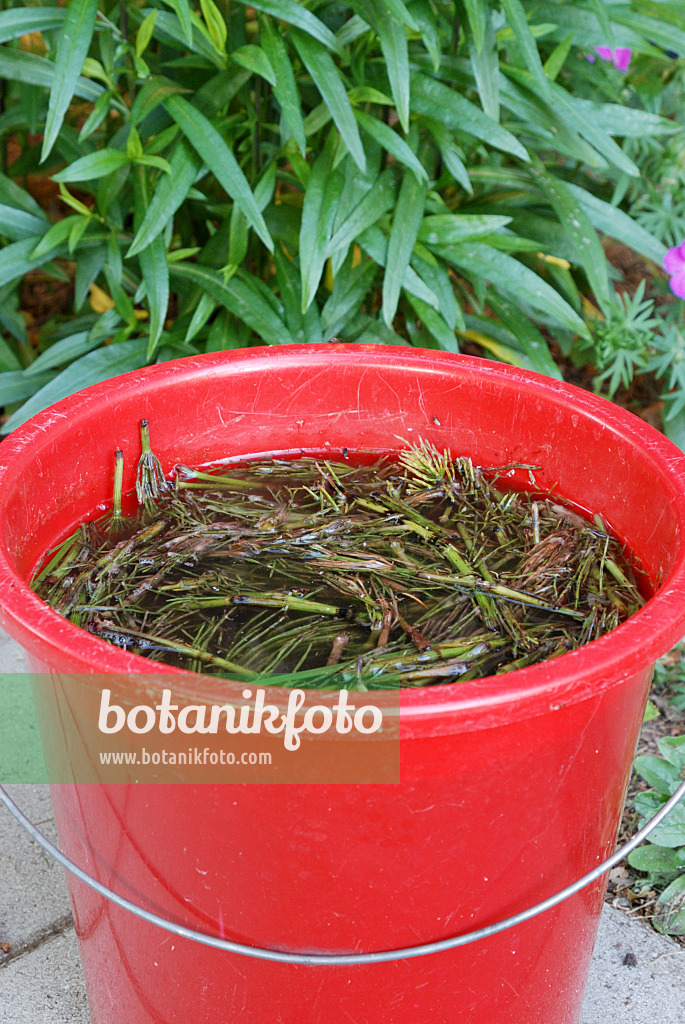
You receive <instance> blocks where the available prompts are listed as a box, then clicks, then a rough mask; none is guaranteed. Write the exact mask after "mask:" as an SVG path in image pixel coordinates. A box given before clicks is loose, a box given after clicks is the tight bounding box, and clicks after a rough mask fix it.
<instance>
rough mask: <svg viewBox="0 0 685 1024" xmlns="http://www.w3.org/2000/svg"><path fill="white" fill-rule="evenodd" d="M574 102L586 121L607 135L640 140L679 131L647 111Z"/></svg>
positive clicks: (671, 122) (612, 104) (588, 102)
mask: <svg viewBox="0 0 685 1024" xmlns="http://www.w3.org/2000/svg"><path fill="white" fill-rule="evenodd" d="M574 102H575V104H576V107H577V108H578V110H579V111H580V112H581V113H583V114H584V115H585V117H586V118H587V119H588V120H591V121H593V122H594V123H595V124H596V125H597V127H598V128H601V129H602V131H605V132H607V134H608V135H618V136H620V137H621V138H631V139H641V138H644V137H645V136H646V135H668V134H670V133H672V132H678V131H680V130H681V129H680V126H679V125H678V124H677V122H673V121H671V120H669V119H668V118H666V117H659V115H658V114H652V113H650V112H649V111H648V110H635V109H634V108H633V107H622V106H620V104H618V103H593V102H592V101H591V100H582V99H580V98H579V97H574Z"/></svg>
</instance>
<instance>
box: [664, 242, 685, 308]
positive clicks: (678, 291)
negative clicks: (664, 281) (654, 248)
mask: <svg viewBox="0 0 685 1024" xmlns="http://www.w3.org/2000/svg"><path fill="white" fill-rule="evenodd" d="M664 270H665V271H666V273H667V274H670V276H671V280H670V281H669V282H668V283H669V286H670V289H671V291H672V292H673V294H674V295H677V296H678V298H679V299H685V242H682V243H681V244H680V245H676V246H674V247H673V249H669V250H668V252H667V253H666V255H665V256H664Z"/></svg>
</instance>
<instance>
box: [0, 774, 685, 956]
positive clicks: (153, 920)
mask: <svg viewBox="0 0 685 1024" xmlns="http://www.w3.org/2000/svg"><path fill="white" fill-rule="evenodd" d="M683 797H685V782H683V783H681V785H680V786H678V788H677V790H676V791H675V793H674V794H673V796H672V797H670V798H669V799H668V800H667V801H666V803H665V804H664V805H663V807H661V808H660V809H659V810H658V811H657V813H656V814H655V815H654V817H653V818H650V820H649V821H648V822H647V824H646V825H644V826H643V827H642V828H641V829H640V831H639V832H636V834H635V835H634V836H633V838H632V839H630V840H629V841H628V842H627V843H624V845H623V846H621V847H619V849H618V850H616V852H615V853H613V854H612V855H611V857H608V858H607V859H606V860H604V861H602V863H601V864H598V865H597V867H595V868H593V869H592V871H588V873H587V874H586V875H583V877H582V878H579V879H578V881H577V882H573V883H572V884H571V885H567V886H566V888H565V889H562V890H561V891H560V892H558V893H556V894H555V895H554V896H550V897H549V898H548V899H546V900H543V901H542V902H541V903H536V904H535V906H533V907H529V908H528V910H522V911H521V913H519V914H514V915H513V916H512V917H507V918H505V919H504V920H503V921H499V922H498V923H497V924H491V925H488V926H487V927H485V928H477V929H475V930H474V931H470V932H464V934H462V935H455V936H454V937H453V938H450V939H440V940H439V941H437V942H425V943H422V944H421V945H419V946H406V947H405V948H404V949H389V950H382V951H381V952H378V953H287V952H285V951H282V950H279V949H262V948H260V947H259V946H246V945H244V944H243V943H241V942H231V940H230V939H220V938H216V937H215V936H213V935H205V933H204V932H198V931H194V930H193V929H192V928H186V927H185V926H184V925H181V924H176V923H175V922H173V921H168V920H167V919H166V918H165V917H160V916H159V915H158V914H153V913H151V912H150V911H149V910H144V909H143V908H142V907H139V906H138V905H137V903H132V902H131V901H130V900H127V899H124V897H123V896H119V895H118V893H115V892H113V891H112V890H111V889H108V888H107V886H105V885H102V883H101V882H98V881H97V879H95V878H93V877H92V876H91V875H89V874H87V873H86V872H85V871H83V870H82V869H81V868H80V867H79V866H78V865H77V864H74V862H73V861H72V860H69V858H68V857H66V856H65V855H64V854H63V853H62V851H61V850H59V849H58V848H57V847H56V846H54V844H53V843H51V842H50V840H49V839H46V837H45V836H44V835H43V833H42V832H39V830H38V829H37V828H36V827H35V825H33V823H32V822H30V821H29V819H28V818H27V817H26V815H25V814H23V813H22V811H21V810H20V809H19V807H17V805H16V804H15V802H14V801H13V800H12V798H11V797H10V796H9V794H8V793H7V791H6V790H5V789H4V787H2V786H0V801H1V802H2V803H3V804H4V805H5V807H6V808H7V810H8V811H9V812H10V814H11V815H12V817H14V818H15V819H16V820H17V821H18V822H19V824H20V825H21V827H22V828H23V829H24V830H25V831H26V832H28V834H29V835H30V836H31V838H32V839H34V840H35V841H36V842H37V843H38V844H39V845H40V846H42V848H43V849H44V850H45V852H46V853H48V854H49V855H50V856H51V857H52V858H53V859H54V860H56V861H57V863H58V864H61V865H62V867H63V868H65V869H66V870H67V871H69V872H70V873H71V874H72V875H74V877H75V878H78V879H79V880H80V881H81V882H83V883H84V884H85V885H87V886H89V887H90V888H91V889H94V890H95V892H97V893H99V894H100V896H104V897H105V899H108V900H110V901H111V902H112V903H114V904H116V906H117V907H121V908H122V910H128V911H129V912H130V913H131V914H134V915H135V916H136V917H139V918H141V919H142V920H143V921H147V922H148V923H149V924H154V925H157V927H158V928H162V929H163V930H164V931H167V932H171V933H172V934H173V935H178V936H180V937H181V938H183V939H190V940H191V941H193V942H199V943H201V944H202V945H204V946H212V947H213V948H214V949H222V950H225V951H226V952H228V953H238V954H240V955H241V956H250V957H254V958H255V959H257V960H275V961H278V962H280V963H286V964H313V965H322V966H323V965H328V966H336V965H338V966H340V965H349V964H378V963H383V962H385V961H388V960H409V959H410V958H412V957H417V956H426V955H427V954H429V953H440V952H443V951H444V950H446V949H456V948H457V947H458V946H466V945H468V944H469V943H471V942H477V941H478V939H485V938H488V937H489V936H490V935H497V934H498V932H503V931H506V929H508V928H513V927H514V926H515V925H517V924H522V923H523V922H524V921H529V920H530V919H531V918H533V917H537V916H538V914H542V913H544V911H546V910H550V909H551V908H552V907H555V906H556V905H557V904H558V903H562V902H563V901H564V900H566V899H568V898H569V896H573V895H574V894H575V893H577V892H579V891H580V890H581V889H584V888H585V886H586V885H590V883H591V882H594V881H596V879H598V878H599V877H600V876H601V875H603V874H604V873H605V872H606V871H609V870H610V869H611V868H613V867H615V866H616V864H619V863H620V862H621V861H622V860H623V858H624V857H626V856H627V855H628V854H629V853H630V852H631V850H634V849H635V847H636V846H639V844H640V843H641V842H642V840H643V839H646V837H647V836H648V835H649V834H650V832H653V831H654V829H655V828H656V827H657V825H660V824H661V822H662V821H663V820H664V818H665V817H666V816H667V815H668V814H670V812H671V811H672V810H673V808H674V807H675V806H676V804H677V803H679V802H680V800H681V799H682V798H683Z"/></svg>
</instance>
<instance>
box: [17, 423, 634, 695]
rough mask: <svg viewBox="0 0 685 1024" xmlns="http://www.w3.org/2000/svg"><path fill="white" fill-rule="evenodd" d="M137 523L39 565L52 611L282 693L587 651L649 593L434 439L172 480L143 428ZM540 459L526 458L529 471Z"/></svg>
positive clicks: (450, 674)
mask: <svg viewBox="0 0 685 1024" xmlns="http://www.w3.org/2000/svg"><path fill="white" fill-rule="evenodd" d="M140 440H141V456H140V460H139V462H138V466H137V469H136V494H137V496H138V500H139V503H140V504H141V505H143V506H144V509H143V510H142V512H138V513H137V515H136V516H133V517H131V518H126V517H124V515H123V514H122V505H123V495H122V486H123V455H122V454H121V451H119V450H117V452H116V453H115V464H114V488H113V502H112V511H111V514H110V515H109V517H105V518H104V519H102V520H98V521H95V522H92V523H89V524H85V525H83V526H81V527H80V528H79V529H78V530H77V531H76V532H75V533H74V534H73V535H72V536H71V537H69V538H67V539H66V540H65V541H63V542H62V543H61V544H60V546H59V547H58V548H57V549H55V550H54V551H52V552H50V556H49V559H48V560H47V561H46V564H45V566H44V567H43V568H42V570H41V571H40V573H39V575H38V576H37V577H36V580H35V586H36V589H37V590H38V592H39V593H40V594H41V596H43V597H44V598H45V599H46V600H47V601H48V602H49V603H50V604H51V605H52V606H53V607H54V608H56V609H57V610H58V611H60V612H61V613H62V614H64V615H67V616H68V617H70V618H71V619H72V620H73V621H75V622H77V624H79V625H82V626H83V627H85V628H86V629H88V630H89V631H90V632H91V633H93V634H94V635H95V636H97V637H100V638H101V639H103V640H108V641H109V642H111V643H115V644H118V645H119V646H122V647H124V648H125V649H127V650H132V651H134V652H135V653H138V654H142V655H145V656H147V657H149V658H153V659H155V660H157V661H160V660H161V661H165V662H170V663H171V664H173V665H177V666H178V667H181V668H186V669H190V670H192V671H203V672H207V673H212V674H214V675H220V676H228V677H234V678H236V679H243V680H254V679H260V680H261V679H263V680H264V681H265V682H266V683H268V684H269V685H274V686H276V685H285V686H290V685H293V684H296V685H298V686H309V687H321V688H329V687H332V688H337V687H345V688H348V689H354V690H359V691H365V690H369V689H377V688H386V689H387V688H393V687H402V686H425V685H431V684H441V683H453V682H462V681H465V680H469V679H474V678H477V677H480V676H487V675H490V674H492V673H497V672H508V671H513V670H514V669H516V668H522V667H525V666H527V665H532V664H535V663H536V662H538V661H540V660H542V659H544V658H546V657H556V656H557V655H558V654H561V653H563V652H564V651H566V650H572V649H573V648H574V647H577V646H579V645H580V644H582V643H587V642H589V641H591V640H593V639H595V638H596V637H597V636H600V635H601V634H602V633H604V632H606V631H607V630H608V629H611V628H613V627H614V626H616V625H617V624H618V623H619V622H621V621H623V620H624V619H625V618H626V617H627V616H628V615H629V614H632V612H633V611H635V610H636V609H637V608H638V607H639V606H640V603H641V600H642V599H641V597H640V594H639V590H638V588H637V585H636V583H635V580H634V579H633V576H632V571H631V567H630V564H629V562H628V561H626V559H625V558H624V556H623V551H622V546H621V544H620V542H619V541H617V540H615V539H613V538H612V537H611V536H610V535H609V534H608V532H607V531H606V527H605V525H604V520H603V519H602V518H601V516H599V514H598V515H596V516H595V520H594V522H587V521H586V520H583V519H581V518H580V516H578V515H577V513H575V512H574V511H572V510H570V509H568V508H566V507H565V506H561V505H559V504H557V503H556V501H555V500H554V499H552V498H551V497H549V498H545V497H544V496H540V493H539V488H538V487H537V485H536V484H535V480H534V477H532V478H531V487H533V488H534V489H535V493H536V497H535V498H534V499H533V498H528V497H526V496H525V495H521V494H519V493H516V492H502V491H499V490H498V489H497V487H496V484H495V482H493V481H496V479H497V477H498V475H501V473H502V472H503V471H504V470H505V469H508V468H510V467H499V468H498V467H491V468H490V469H489V470H488V471H485V470H481V469H479V468H478V467H474V466H473V465H472V463H471V462H470V461H469V460H468V459H467V458H453V457H452V456H451V455H449V453H447V452H438V451H437V450H436V449H434V448H432V447H431V446H430V445H429V444H427V443H426V442H420V444H418V445H416V446H414V447H412V448H407V450H406V451H404V452H402V453H401V455H400V457H399V460H398V461H397V462H392V461H390V460H389V459H382V460H380V461H379V462H377V463H376V464H375V465H373V466H368V465H366V466H364V465H355V464H354V462H353V460H348V461H347V462H345V463H340V464H337V463H335V464H334V463H332V462H330V461H321V460H317V459H316V458H307V457H302V458H294V459H291V460H270V459H261V460H254V461H253V462H249V463H247V462H246V463H243V464H240V463H237V462H236V461H232V463H231V467H230V471H227V469H226V466H225V465H222V466H217V467H216V472H215V471H214V470H213V469H212V468H211V467H210V468H209V469H208V468H206V467H205V468H203V469H193V468H191V467H188V466H185V465H177V466H176V470H175V486H174V487H171V486H169V484H168V482H167V481H166V479H165V478H164V474H163V472H162V467H161V464H160V462H159V460H158V459H157V457H156V456H155V455H154V453H153V451H152V447H151V443H150V431H149V424H148V422H147V420H142V421H141V423H140ZM524 468H529V469H530V468H531V467H524Z"/></svg>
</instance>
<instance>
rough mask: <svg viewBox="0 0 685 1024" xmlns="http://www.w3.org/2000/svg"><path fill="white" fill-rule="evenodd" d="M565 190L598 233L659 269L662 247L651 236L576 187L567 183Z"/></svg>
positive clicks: (619, 211) (611, 207)
mask: <svg viewBox="0 0 685 1024" xmlns="http://www.w3.org/2000/svg"><path fill="white" fill-rule="evenodd" d="M566 188H567V189H568V190H569V191H570V192H571V193H572V194H573V195H574V196H575V197H576V199H578V201H579V202H580V204H581V206H582V207H583V208H584V209H585V211H586V212H587V215H588V217H589V218H590V221H591V222H592V224H594V226H595V227H596V228H597V230H598V231H601V232H602V234H604V235H608V236H609V238H615V239H616V240H617V241H619V242H623V244H624V245H627V246H629V247H630V248H631V249H634V250H635V252H639V253H640V254H641V255H642V256H645V257H646V258H647V259H648V260H653V262H654V263H657V264H658V265H659V266H661V263H662V261H663V258H664V256H665V254H666V246H665V245H662V243H661V242H660V241H659V240H658V239H657V238H655V237H654V235H650V233H649V231H645V229H644V228H643V227H641V226H640V225H639V224H637V223H636V222H635V221H634V220H633V219H632V217H629V216H628V214H627V213H624V212H623V211H622V210H619V209H617V207H615V206H612V205H611V203H605V202H604V201H603V200H602V199H598V198H597V196H594V195H592V193H591V192H587V191H586V190H585V189H583V188H580V187H579V186H578V185H573V184H572V183H571V182H567V183H566Z"/></svg>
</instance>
